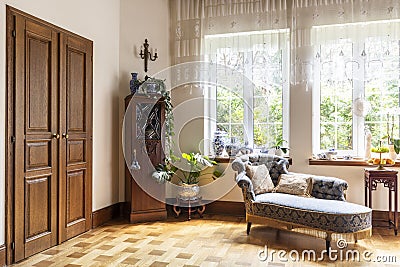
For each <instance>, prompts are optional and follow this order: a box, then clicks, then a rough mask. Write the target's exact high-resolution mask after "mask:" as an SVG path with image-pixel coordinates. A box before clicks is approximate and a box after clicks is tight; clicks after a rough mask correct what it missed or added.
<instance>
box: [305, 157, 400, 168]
mask: <svg viewBox="0 0 400 267" xmlns="http://www.w3.org/2000/svg"><path fill="white" fill-rule="evenodd" d="M308 165H328V166H365V167H368V166H369V167H373V166H375V165H370V164H368V163H367V162H366V161H365V160H354V159H353V160H344V159H336V160H322V159H309V160H308ZM390 167H400V161H396V163H395V165H393V166H390Z"/></svg>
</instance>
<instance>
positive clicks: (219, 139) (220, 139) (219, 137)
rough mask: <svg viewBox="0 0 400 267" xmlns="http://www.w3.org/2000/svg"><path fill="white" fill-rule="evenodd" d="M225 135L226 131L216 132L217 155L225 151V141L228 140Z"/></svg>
mask: <svg viewBox="0 0 400 267" xmlns="http://www.w3.org/2000/svg"><path fill="white" fill-rule="evenodd" d="M225 136H226V132H225V131H215V132H214V141H213V148H214V153H215V155H216V156H221V155H222V154H223V152H224V148H225V142H226V141H225Z"/></svg>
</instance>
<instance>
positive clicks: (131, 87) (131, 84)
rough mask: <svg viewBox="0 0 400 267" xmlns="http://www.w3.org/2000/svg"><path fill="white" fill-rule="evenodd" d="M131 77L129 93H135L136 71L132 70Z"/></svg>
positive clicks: (136, 85) (136, 87) (136, 86)
mask: <svg viewBox="0 0 400 267" xmlns="http://www.w3.org/2000/svg"><path fill="white" fill-rule="evenodd" d="M131 75H132V79H131V80H130V82H129V88H130V89H131V94H132V95H133V94H135V93H136V91H137V89H138V88H139V83H138V82H137V76H138V74H137V72H132V73H131Z"/></svg>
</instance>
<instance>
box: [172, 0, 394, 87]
mask: <svg viewBox="0 0 400 267" xmlns="http://www.w3.org/2000/svg"><path fill="white" fill-rule="evenodd" d="M170 15H171V29H172V30H171V40H173V48H172V63H173V64H178V63H183V62H192V61H198V60H202V59H203V55H204V54H208V53H211V52H212V51H213V50H214V49H215V48H217V47H220V46H223V45H225V44H226V43H228V44H229V45H230V46H232V47H236V48H237V49H241V48H244V47H249V46H248V43H249V42H250V43H251V42H252V40H242V39H240V38H236V39H234V38H230V39H229V38H228V39H225V40H224V42H226V43H220V44H218V43H214V44H213V45H212V46H210V47H204V43H205V42H204V37H205V36H207V35H215V34H223V33H238V32H250V31H260V30H274V29H287V28H290V31H291V68H290V70H291V82H292V83H296V84H299V83H304V84H305V86H306V87H307V89H308V86H309V85H310V84H312V83H311V82H312V76H313V69H314V59H315V56H318V55H315V54H314V50H315V49H314V48H315V46H317V45H320V44H322V43H324V42H327V41H329V40H332V39H335V40H339V39H346V38H351V39H352V40H357V39H362V38H366V37H368V36H385V38H386V39H387V40H388V41H389V40H394V39H397V40H399V39H400V38H399V37H400V24H399V23H397V24H396V23H395V24H392V25H391V26H390V27H387V26H386V25H384V24H380V23H375V24H373V23H372V24H365V25H363V26H362V27H363V28H362V30H360V28H359V27H354V26H351V25H347V26H344V25H343V24H349V23H357V22H371V21H382V20H392V21H393V20H396V19H399V18H400V1H398V0H170ZM339 24H342V26H337V27H323V26H324V25H339ZM277 36H278V35H277ZM260 38H263V37H260ZM263 42H264V43H265V44H267V45H270V46H272V47H275V46H279V44H280V42H282V40H281V39H279V38H272V39H265V40H264V41H263Z"/></svg>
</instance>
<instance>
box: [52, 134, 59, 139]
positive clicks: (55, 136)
mask: <svg viewBox="0 0 400 267" xmlns="http://www.w3.org/2000/svg"><path fill="white" fill-rule="evenodd" d="M52 137H53V138H55V139H59V138H60V135H59V134H57V133H53V134H52Z"/></svg>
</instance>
